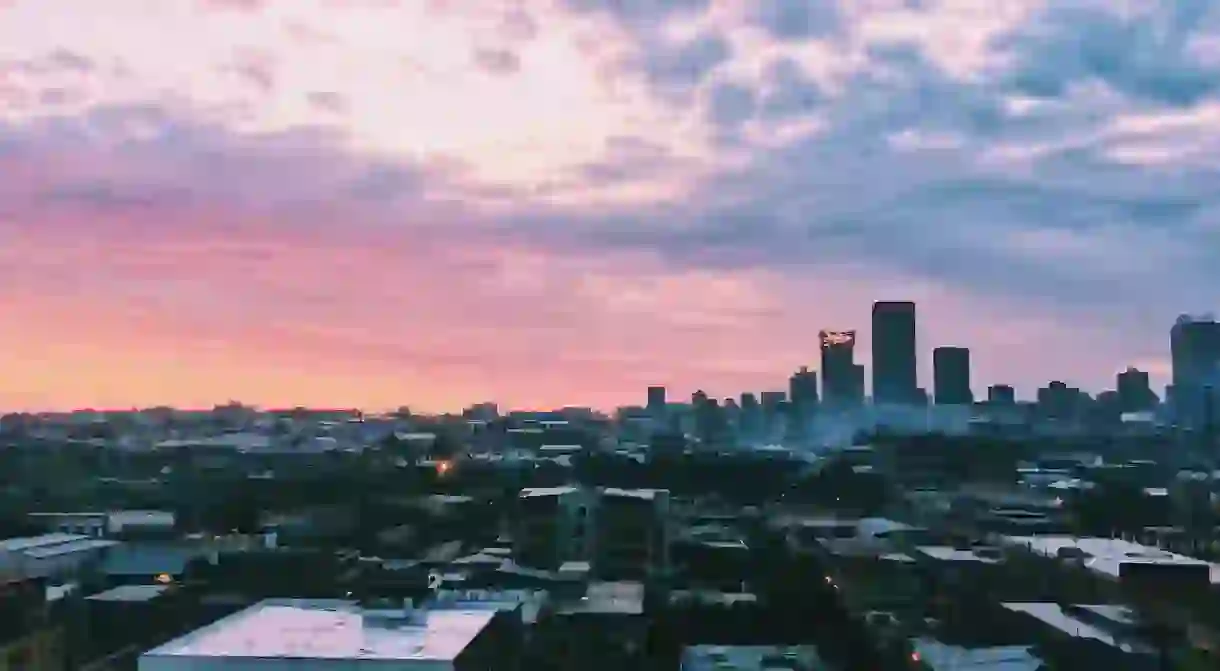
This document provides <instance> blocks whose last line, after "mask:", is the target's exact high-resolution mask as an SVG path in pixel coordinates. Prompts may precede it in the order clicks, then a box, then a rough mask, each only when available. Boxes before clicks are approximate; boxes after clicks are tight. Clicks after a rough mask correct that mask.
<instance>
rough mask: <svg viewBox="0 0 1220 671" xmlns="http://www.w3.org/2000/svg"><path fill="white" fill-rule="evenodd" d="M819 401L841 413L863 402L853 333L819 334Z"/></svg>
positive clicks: (854, 333)
mask: <svg viewBox="0 0 1220 671" xmlns="http://www.w3.org/2000/svg"><path fill="white" fill-rule="evenodd" d="M818 344H819V345H820V349H821V353H822V401H823V403H824V404H825V405H826V406H827V408H829V409H832V410H843V409H847V408H852V407H856V406H858V405H860V404H861V403H862V402H863V400H864V377H863V373H864V367H863V366H858V365H857V364H856V362H855V351H856V332H855V331H821V332H819V333H818Z"/></svg>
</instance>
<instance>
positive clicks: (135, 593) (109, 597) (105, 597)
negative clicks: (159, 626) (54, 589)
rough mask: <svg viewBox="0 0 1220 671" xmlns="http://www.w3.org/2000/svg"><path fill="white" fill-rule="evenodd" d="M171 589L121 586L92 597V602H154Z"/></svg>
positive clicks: (161, 586) (162, 586)
mask: <svg viewBox="0 0 1220 671" xmlns="http://www.w3.org/2000/svg"><path fill="white" fill-rule="evenodd" d="M168 589H169V585H121V586H119V587H115V588H114V589H108V590H106V591H105V592H99V593H97V594H93V595H90V596H89V597H87V598H88V600H90V601H126V602H136V601H152V600H153V599H155V598H157V597H159V596H161V595H162V594H164V593H165V591H166V590H168Z"/></svg>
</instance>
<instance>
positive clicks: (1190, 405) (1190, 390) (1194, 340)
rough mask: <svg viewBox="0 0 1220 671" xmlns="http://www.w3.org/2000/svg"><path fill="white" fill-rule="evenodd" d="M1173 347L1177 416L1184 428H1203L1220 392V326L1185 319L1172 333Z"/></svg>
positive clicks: (1210, 320)
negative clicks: (1211, 403) (1217, 389)
mask: <svg viewBox="0 0 1220 671" xmlns="http://www.w3.org/2000/svg"><path fill="white" fill-rule="evenodd" d="M1169 346H1170V353H1171V356H1172V358H1173V406H1174V416H1175V418H1176V419H1177V421H1178V422H1179V423H1180V424H1183V425H1187V426H1201V425H1202V423H1203V420H1204V419H1205V418H1206V416H1207V410H1208V404H1209V403H1210V402H1211V396H1212V394H1213V392H1214V390H1215V389H1216V388H1220V323H1217V322H1216V320H1215V319H1213V318H1211V317H1191V316H1189V315H1182V316H1181V317H1178V320H1177V322H1176V323H1175V324H1174V325H1173V329H1172V330H1170V332H1169Z"/></svg>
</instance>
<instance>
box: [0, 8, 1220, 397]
mask: <svg viewBox="0 0 1220 671" xmlns="http://www.w3.org/2000/svg"><path fill="white" fill-rule="evenodd" d="M864 4H867V5H868V6H867V7H865V6H863V5H864ZM891 4H892V5H893V6H889V5H891ZM907 4H909V3H900V2H894V3H851V2H842V3H838V4H836V3H825V4H824V5H819V7H821V8H820V9H817V10H814V9H810V5H809V3H800V2H784V1H782V0H765V1H758V2H727V1H717V2H710V1H708V2H702V1H700V0H681V1H678V2H660V1H659V0H658V1H655V2H644V1H642V2H638V3H619V4H617V5H616V4H614V3H604V2H597V1H595V0H522V1H521V2H513V3H509V2H504V3H499V2H496V3H479V7H478V8H477V9H475V8H474V6H473V5H467V4H466V3H439V2H428V3H425V2H414V3H407V2H403V3H395V2H386V1H377V2H352V3H348V4H347V5H346V6H340V5H338V4H335V5H330V4H326V5H323V4H313V3H293V2H286V1H278V0H265V1H256V0H244V1H237V0H227V1H222V0H211V1H208V2H205V1H204V0H165V1H164V2H158V3H142V2H137V1H135V0H108V2H107V3H105V7H104V8H102V6H101V5H100V4H98V5H96V6H95V5H94V4H92V3H83V2H79V1H78V0H38V1H37V2H35V1H34V0H8V1H7V2H3V1H0V174H2V175H5V178H4V179H2V180H0V242H2V243H3V244H0V379H3V380H4V382H3V383H0V408H7V409H15V410H22V409H29V410H34V409H51V408H59V409H66V408H73V407H99V408H121V407H131V406H153V405H161V404H166V405H176V406H183V407H200V406H210V405H211V404H213V403H223V402H224V401H226V400H227V399H229V398H236V399H239V400H243V401H246V402H249V403H254V404H259V405H264V406H291V405H308V406H358V407H366V408H390V407H395V406H397V405H399V404H403V403H405V404H409V405H411V406H412V407H418V408H420V409H421V410H433V409H441V410H443V409H452V408H456V407H462V406H464V405H466V404H469V403H473V402H478V401H481V400H495V401H498V402H500V403H501V405H502V406H504V407H509V406H525V407H553V406H560V405H588V406H594V407H601V408H605V407H613V406H615V405H622V404H637V403H639V402H640V401H641V400H642V396H643V390H644V388H645V387H646V386H648V385H649V384H664V385H666V386H667V387H668V388H669V389H670V390H671V394H673V395H674V396H678V395H683V394H689V392H690V391H693V390H695V389H704V390H706V391H708V393H709V394H711V395H713V396H718V397H724V396H728V395H736V394H737V393H739V392H740V391H743V390H753V391H762V390H766V389H781V388H785V386H786V383H787V378H788V376H789V375H790V374H791V373H792V371H795V370H797V369H798V368H799V367H800V366H808V367H810V368H811V369H815V370H819V372H820V370H821V366H820V363H819V356H820V353H819V348H818V342H817V338H818V333H819V331H821V330H823V329H842V330H856V331H857V332H858V333H859V335H860V337H859V341H858V343H857V347H856V363H858V364H863V365H864V366H865V367H866V370H868V371H870V374H869V375H868V377H869V379H870V381H871V371H872V360H871V356H870V350H871V344H872V333H871V326H870V324H871V321H870V314H869V310H870V308H871V306H872V304H873V302H874V301H876V300H890V299H893V300H911V301H914V302H915V303H916V304H917V305H918V306H919V308H918V309H919V319H918V332H917V340H916V342H917V346H918V366H919V368H918V381H919V384H920V386H922V387H923V388H925V389H927V390H929V392H930V391H931V388H932V369H931V359H932V351H933V349H934V348H936V347H942V346H964V347H968V348H970V350H971V362H970V363H971V377H972V385H973V387H974V393H975V395H976V397H981V396H983V395H984V394H985V389H986V386H987V385H990V384H996V383H1007V384H1012V385H1014V386H1015V387H1016V388H1017V391H1018V394H1019V395H1020V397H1021V398H1031V397H1032V395H1033V393H1034V390H1035V389H1037V388H1038V387H1040V386H1042V385H1045V384H1046V383H1047V382H1049V381H1051V380H1063V381H1065V382H1067V383H1069V384H1070V385H1072V386H1079V387H1081V388H1084V389H1088V390H1090V391H1091V392H1094V393H1096V392H1098V391H1101V390H1103V389H1111V388H1113V386H1114V384H1115V383H1114V377H1115V375H1116V373H1118V372H1121V371H1122V370H1124V369H1125V368H1126V367H1127V366H1134V367H1136V368H1139V369H1140V370H1144V371H1147V372H1149V373H1150V374H1151V377H1152V384H1153V387H1154V389H1156V390H1157V391H1158V393H1160V391H1161V389H1162V388H1163V386H1164V385H1165V384H1166V383H1167V382H1168V381H1169V361H1170V354H1169V329H1170V327H1171V326H1172V324H1173V321H1174V319H1175V318H1176V317H1177V316H1178V315H1179V314H1181V313H1194V312H1208V311H1215V310H1217V309H1220V288H1218V287H1220V285H1217V283H1216V282H1215V278H1216V273H1215V270H1214V269H1215V268H1216V267H1220V237H1218V234H1217V222H1218V221H1220V201H1218V200H1217V196H1216V194H1215V189H1214V186H1213V185H1214V184H1215V183H1216V181H1217V179H1218V178H1220V175H1217V174H1216V173H1217V167H1216V166H1215V165H1212V164H1211V163H1214V161H1212V162H1210V163H1209V160H1208V158H1209V157H1213V156H1215V155H1217V153H1220V102H1217V100H1216V97H1215V91H1216V90H1217V88H1218V87H1220V51H1218V50H1216V49H1215V48H1214V45H1215V44H1217V43H1220V41H1217V38H1220V12H1217V11H1214V8H1213V7H1211V6H1210V5H1209V3H1198V2H1181V3H1165V5H1166V6H1160V7H1150V8H1147V9H1146V10H1139V11H1136V10H1127V11H1129V13H1127V14H1123V13H1121V12H1122V11H1123V10H1120V9H1118V8H1115V7H1113V3H1106V2H1101V1H1100V0H1098V1H1096V2H1093V1H1092V0H1090V1H1089V2H1084V3H1073V7H1072V8H1071V9H1070V10H1066V9H1063V8H1056V7H1053V6H1052V7H1047V6H1045V3H1040V2H1034V1H1033V0H1029V1H1024V0H1021V1H1017V2H1011V3H1004V4H1003V6H1001V7H990V6H989V7H987V8H983V7H981V6H980V5H979V4H978V3H977V2H963V1H959V0H946V1H945V2H941V3H924V5H925V6H923V7H922V8H920V9H915V8H911V7H907V6H906V5H907ZM610 7H617V9H609V8H610ZM403 35H411V36H412V39H410V40H407V39H403V37H402V36H403ZM1127 41H1131V42H1132V43H1135V42H1138V43H1139V44H1141V45H1148V44H1152V45H1155V48H1145V49H1143V50H1136V49H1134V48H1132V47H1131V44H1128V43H1127ZM1209 45H1210V46H1209ZM1137 51H1138V53H1140V54H1141V55H1140V57H1139V58H1136V57H1134V56H1132V55H1130V54H1134V53H1136V52H1137Z"/></svg>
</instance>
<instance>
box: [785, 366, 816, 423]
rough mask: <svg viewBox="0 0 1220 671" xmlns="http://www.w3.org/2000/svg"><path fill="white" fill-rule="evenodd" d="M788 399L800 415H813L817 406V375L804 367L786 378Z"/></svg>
mask: <svg viewBox="0 0 1220 671" xmlns="http://www.w3.org/2000/svg"><path fill="white" fill-rule="evenodd" d="M788 398H789V399H791V400H792V407H793V409H794V410H795V411H796V412H797V413H799V414H801V415H810V414H813V411H814V409H815V408H816V407H817V405H818V374H817V372H815V371H811V370H809V369H808V368H807V367H805V366H801V369H800V370H798V371H797V372H795V373H793V374H792V377H790V378H788Z"/></svg>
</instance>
